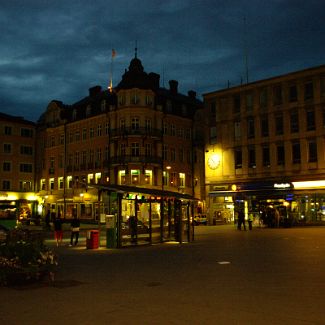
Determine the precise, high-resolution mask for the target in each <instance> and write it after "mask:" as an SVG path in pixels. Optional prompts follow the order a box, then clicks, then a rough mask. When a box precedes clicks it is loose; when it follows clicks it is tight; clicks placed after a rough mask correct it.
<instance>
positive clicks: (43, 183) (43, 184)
mask: <svg viewBox="0 0 325 325" xmlns="http://www.w3.org/2000/svg"><path fill="white" fill-rule="evenodd" d="M41 190H42V191H45V179H41Z"/></svg>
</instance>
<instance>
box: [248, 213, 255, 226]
mask: <svg viewBox="0 0 325 325" xmlns="http://www.w3.org/2000/svg"><path fill="white" fill-rule="evenodd" d="M253 221H254V215H253V213H252V212H250V213H249V214H248V229H249V230H252V229H253Z"/></svg>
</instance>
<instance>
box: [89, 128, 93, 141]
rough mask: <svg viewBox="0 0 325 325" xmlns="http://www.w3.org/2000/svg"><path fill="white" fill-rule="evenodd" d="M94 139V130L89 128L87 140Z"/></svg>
mask: <svg viewBox="0 0 325 325" xmlns="http://www.w3.org/2000/svg"><path fill="white" fill-rule="evenodd" d="M93 137H94V128H90V129H89V138H90V139H91V138H93Z"/></svg>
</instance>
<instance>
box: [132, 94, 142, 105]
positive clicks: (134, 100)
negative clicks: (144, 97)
mask: <svg viewBox="0 0 325 325" xmlns="http://www.w3.org/2000/svg"><path fill="white" fill-rule="evenodd" d="M131 103H132V104H134V105H136V104H139V103H140V98H139V96H138V94H137V92H136V91H134V92H132V95H131Z"/></svg>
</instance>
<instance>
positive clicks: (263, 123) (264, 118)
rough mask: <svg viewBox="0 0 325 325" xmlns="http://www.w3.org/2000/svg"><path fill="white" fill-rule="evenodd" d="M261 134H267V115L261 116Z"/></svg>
mask: <svg viewBox="0 0 325 325" xmlns="http://www.w3.org/2000/svg"><path fill="white" fill-rule="evenodd" d="M261 135H262V137H268V136H269V120H268V117H267V116H262V117H261Z"/></svg>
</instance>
